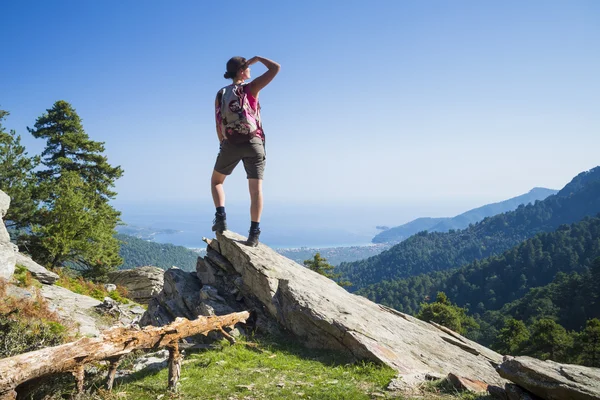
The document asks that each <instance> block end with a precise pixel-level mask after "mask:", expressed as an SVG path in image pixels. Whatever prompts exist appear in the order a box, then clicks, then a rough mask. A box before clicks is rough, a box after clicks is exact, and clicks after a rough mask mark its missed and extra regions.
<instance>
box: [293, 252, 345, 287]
mask: <svg viewBox="0 0 600 400" xmlns="http://www.w3.org/2000/svg"><path fill="white" fill-rule="evenodd" d="M304 265H305V266H306V267H308V269H310V270H311V271H315V272H316V273H319V274H321V275H323V276H325V277H327V278H329V279H332V280H334V281H336V283H337V284H338V285H340V286H342V287H347V286H351V285H352V283H350V282H348V281H346V280H341V281H340V280H339V279H340V274H336V273H334V272H333V270H334V269H335V267H334V266H333V265H331V264H329V263H328V262H327V259H326V258H323V257H321V253H317V254H315V255H314V257H313V259H312V260H304Z"/></svg>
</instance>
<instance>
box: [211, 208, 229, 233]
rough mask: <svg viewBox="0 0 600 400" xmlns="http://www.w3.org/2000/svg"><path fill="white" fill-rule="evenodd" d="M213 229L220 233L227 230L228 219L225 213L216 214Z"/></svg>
mask: <svg viewBox="0 0 600 400" xmlns="http://www.w3.org/2000/svg"><path fill="white" fill-rule="evenodd" d="M212 230H213V232H218V233H223V231H226V230H227V220H226V219H225V215H223V214H219V213H216V214H215V219H214V220H213V226H212Z"/></svg>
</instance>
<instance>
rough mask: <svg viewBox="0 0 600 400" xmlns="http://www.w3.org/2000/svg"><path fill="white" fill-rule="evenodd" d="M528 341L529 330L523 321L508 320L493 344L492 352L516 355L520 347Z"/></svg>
mask: <svg viewBox="0 0 600 400" xmlns="http://www.w3.org/2000/svg"><path fill="white" fill-rule="evenodd" d="M528 340H529V330H527V327H526V326H525V324H524V323H523V321H519V320H516V319H514V318H508V319H506V320H505V321H504V327H503V328H502V329H500V332H498V335H497V337H496V342H495V343H494V350H496V351H498V352H499V353H501V354H510V355H518V354H519V352H520V351H521V348H522V346H523V345H524V344H525V343H526V342H527V341H528Z"/></svg>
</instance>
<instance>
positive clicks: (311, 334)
mask: <svg viewBox="0 0 600 400" xmlns="http://www.w3.org/2000/svg"><path fill="white" fill-rule="evenodd" d="M217 237H218V241H219V246H220V252H221V254H222V255H223V256H224V257H225V258H226V259H227V260H228V261H229V262H230V263H231V264H232V265H233V267H234V268H235V271H236V273H237V274H239V275H240V277H241V280H242V282H243V283H242V285H241V292H242V294H243V295H246V296H252V297H253V298H255V299H257V300H258V301H259V302H260V303H262V305H264V307H265V309H266V311H267V312H268V313H269V314H270V316H271V317H273V318H274V319H276V320H277V321H278V322H279V323H280V324H281V325H283V326H284V327H285V328H287V329H288V330H290V331H292V332H293V333H294V334H295V335H297V336H298V337H299V338H300V339H301V340H303V341H304V342H305V343H306V344H307V345H309V346H311V347H317V348H328V349H337V350H342V351H346V352H350V353H352V354H353V355H354V356H355V357H356V358H358V359H368V360H373V361H376V362H381V363H384V364H387V365H389V366H390V367H392V368H394V369H396V370H397V371H398V372H399V374H400V376H401V378H402V380H403V381H405V382H406V384H407V385H409V386H410V385H413V384H416V383H418V382H420V381H421V380H423V379H424V377H425V375H426V374H428V373H435V374H443V375H446V374H448V373H453V374H455V375H458V376H462V377H467V378H469V379H473V380H479V381H483V382H485V383H488V384H494V385H499V386H503V385H504V382H505V381H504V379H502V378H501V377H500V376H499V375H498V373H497V372H496V370H495V369H494V366H493V365H494V364H499V363H500V362H502V356H501V355H500V354H498V353H495V352H493V351H491V350H489V349H487V348H485V347H483V346H481V345H479V344H477V343H475V342H472V341H470V340H468V339H466V338H464V337H462V336H460V335H458V334H456V333H454V332H452V331H450V330H448V329H445V328H442V327H439V326H437V327H436V326H434V325H432V324H429V323H426V322H423V321H420V320H418V319H416V318H413V317H411V316H409V315H406V314H403V313H400V312H398V311H396V310H392V309H390V308H387V307H384V306H381V305H379V304H376V303H373V302H372V301H369V300H368V299H366V298H364V297H361V296H357V295H353V294H351V293H348V292H347V291H346V290H345V289H343V288H342V287H340V286H338V285H337V284H336V283H335V282H333V281H332V280H330V279H328V278H325V277H324V276H321V275H319V274H317V273H315V272H313V271H311V270H309V269H307V268H305V267H304V266H301V265H299V264H297V263H295V262H294V261H292V260H289V259H287V258H285V257H283V256H282V255H280V254H278V253H277V252H275V251H274V250H272V249H270V248H269V247H267V246H265V245H263V244H260V245H259V246H258V247H256V248H252V247H248V246H246V245H244V244H243V241H244V240H245V239H246V238H245V237H243V236H240V235H238V234H236V233H234V232H230V231H225V232H224V233H223V234H218V235H217Z"/></svg>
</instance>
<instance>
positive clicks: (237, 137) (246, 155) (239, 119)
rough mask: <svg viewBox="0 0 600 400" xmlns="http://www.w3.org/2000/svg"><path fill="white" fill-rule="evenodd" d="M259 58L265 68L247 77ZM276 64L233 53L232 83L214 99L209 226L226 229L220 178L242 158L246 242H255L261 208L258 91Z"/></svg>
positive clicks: (262, 136) (262, 167)
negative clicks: (212, 216) (246, 201)
mask: <svg viewBox="0 0 600 400" xmlns="http://www.w3.org/2000/svg"><path fill="white" fill-rule="evenodd" d="M257 62H261V63H262V64H264V66H265V67H267V72H265V73H264V74H262V75H261V76H259V77H258V78H256V79H254V80H253V81H252V82H250V83H245V81H246V80H248V79H250V65H252V64H255V63H257ZM279 68H280V66H279V64H277V63H276V62H274V61H271V60H268V59H266V58H263V57H259V56H255V57H252V58H251V59H249V60H246V59H245V58H243V57H233V58H231V59H230V60H229V61H227V72H225V75H224V77H225V79H231V80H232V84H231V85H229V86H226V87H224V88H222V89H221V90H219V92H218V93H217V97H216V99H215V119H216V123H217V137H218V139H219V143H220V146H219V155H218V156H217V161H216V162H215V168H214V171H213V174H212V177H211V182H210V185H211V192H212V197H213V201H214V203H215V207H216V209H217V211H216V213H215V219H214V221H213V226H212V230H213V231H215V232H219V233H222V232H223V231H225V230H227V218H226V213H225V191H224V189H223V182H225V178H226V177H227V175H230V174H231V173H232V172H233V170H234V168H235V167H236V166H237V164H238V163H239V162H240V160H242V161H243V162H244V169H245V170H246V176H247V178H248V189H249V190H250V230H249V232H248V240H247V242H246V244H247V245H248V246H252V247H256V246H258V239H259V236H260V227H259V224H260V216H261V213H262V208H263V197H262V180H263V173H264V170H265V158H266V157H265V155H266V153H265V133H264V131H263V129H262V124H261V119H260V104H259V102H258V94H259V93H260V91H261V90H262V89H263V88H264V87H265V86H267V85H268V84H269V82H271V81H272V80H273V78H274V77H275V75H277V73H278V72H279Z"/></svg>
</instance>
